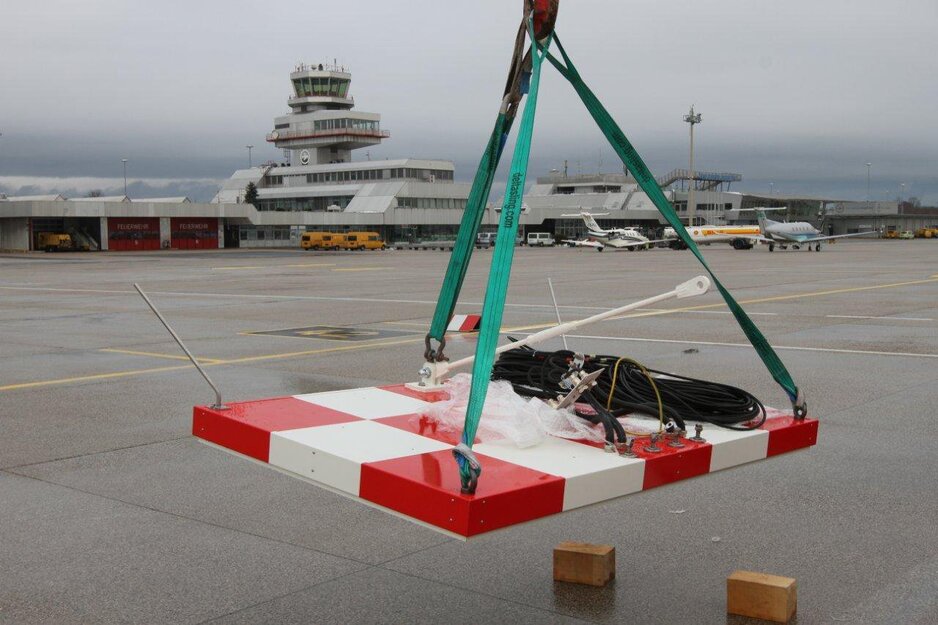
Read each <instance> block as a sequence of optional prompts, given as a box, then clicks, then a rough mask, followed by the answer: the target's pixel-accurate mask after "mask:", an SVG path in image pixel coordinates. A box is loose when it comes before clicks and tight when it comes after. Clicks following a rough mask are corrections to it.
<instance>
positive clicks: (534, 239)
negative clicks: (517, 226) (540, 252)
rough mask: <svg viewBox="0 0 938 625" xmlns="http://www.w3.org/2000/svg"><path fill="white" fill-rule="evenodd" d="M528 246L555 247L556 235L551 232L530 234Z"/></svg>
mask: <svg viewBox="0 0 938 625" xmlns="http://www.w3.org/2000/svg"><path fill="white" fill-rule="evenodd" d="M528 246H531V247H533V246H537V247H554V235H552V234H551V233H549V232H529V233H528Z"/></svg>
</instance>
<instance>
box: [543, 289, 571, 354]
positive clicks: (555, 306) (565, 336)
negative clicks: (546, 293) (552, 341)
mask: <svg viewBox="0 0 938 625" xmlns="http://www.w3.org/2000/svg"><path fill="white" fill-rule="evenodd" d="M547 287H548V288H549V289H550V299H552V300H553V302H554V312H556V313H557V325H560V324H562V323H563V319H561V318H560V306H558V305H557V296H556V295H554V282H553V280H551V279H550V276H548V277H547ZM560 338H562V339H563V348H564V349H565V350H567V351H569V350H570V348H569V347H568V346H567V335H566V334H561V335H560Z"/></svg>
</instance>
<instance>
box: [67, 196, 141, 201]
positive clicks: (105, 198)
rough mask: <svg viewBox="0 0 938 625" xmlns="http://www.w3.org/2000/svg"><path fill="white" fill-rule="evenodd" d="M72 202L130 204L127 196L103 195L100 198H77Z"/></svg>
mask: <svg viewBox="0 0 938 625" xmlns="http://www.w3.org/2000/svg"><path fill="white" fill-rule="evenodd" d="M71 201H72V202H129V201H130V198H129V197H127V196H126V195H101V196H98V197H75V198H72V200H71Z"/></svg>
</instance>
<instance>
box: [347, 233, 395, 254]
mask: <svg viewBox="0 0 938 625" xmlns="http://www.w3.org/2000/svg"><path fill="white" fill-rule="evenodd" d="M345 236H346V240H345V249H347V250H383V249H386V248H387V244H385V242H384V241H382V240H381V236H380V235H379V234H378V233H377V232H349V233H348V234H346V235H345Z"/></svg>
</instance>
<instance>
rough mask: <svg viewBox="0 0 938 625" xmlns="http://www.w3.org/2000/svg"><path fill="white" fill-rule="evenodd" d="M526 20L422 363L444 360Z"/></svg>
mask: <svg viewBox="0 0 938 625" xmlns="http://www.w3.org/2000/svg"><path fill="white" fill-rule="evenodd" d="M529 16H530V11H529V10H526V11H525V15H524V19H522V22H521V24H520V26H519V27H518V34H517V36H516V37H515V46H514V53H513V54H512V59H511V65H510V69H509V72H508V79H507V81H506V84H505V93H504V97H503V99H502V104H501V109H500V110H499V114H498V117H497V118H496V120H495V127H494V129H493V130H492V135H491V136H490V137H489V141H488V144H487V145H486V147H485V151H484V152H483V153H482V158H481V160H480V161H479V167H478V169H477V170H476V175H475V178H474V179H473V181H472V189H471V190H470V192H469V199H468V200H467V201H466V210H465V212H464V213H463V216H462V221H461V222H460V225H459V232H458V233H457V235H456V242H455V243H454V245H453V253H452V255H451V256H450V259H449V265H448V266H447V268H446V276H445V277H444V279H443V285H442V287H441V288H440V297H439V299H438V300H437V304H436V311H435V312H434V314H433V321H432V322H431V323H430V331H429V332H428V334H427V337H426V341H425V342H426V350H425V352H424V359H425V360H427V361H428V362H430V361H434V360H443V359H444V355H443V350H444V348H445V346H446V340H445V335H446V326H447V325H449V321H450V319H452V317H453V311H454V310H455V309H456V300H457V299H459V292H460V291H461V290H462V284H463V281H464V280H465V277H466V271H467V270H468V268H469V261H470V260H471V258H472V251H473V248H474V246H475V241H476V235H477V234H478V232H479V227H480V226H481V225H482V219H483V217H484V216H485V205H486V202H487V201H488V198H489V193H491V190H492V182H493V181H494V180H495V171H496V170H497V169H498V164H499V162H500V161H501V156H502V150H503V149H504V147H505V143H506V142H507V141H508V135H509V133H510V132H511V126H512V124H513V123H514V120H515V115H516V113H517V108H518V104H519V103H520V101H521V98H522V95H523V92H524V89H525V85H524V75H525V68H526V67H527V65H528V64H529V63H530V58H529V57H530V55H531V51H530V50H529V51H528V52H527V54H524V47H525V46H524V44H525V41H526V37H527V34H528V26H527V23H528V18H529ZM431 339H436V340H437V341H438V342H439V343H440V346H439V349H438V350H434V349H433V347H432V346H431V344H430V340H431Z"/></svg>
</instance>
